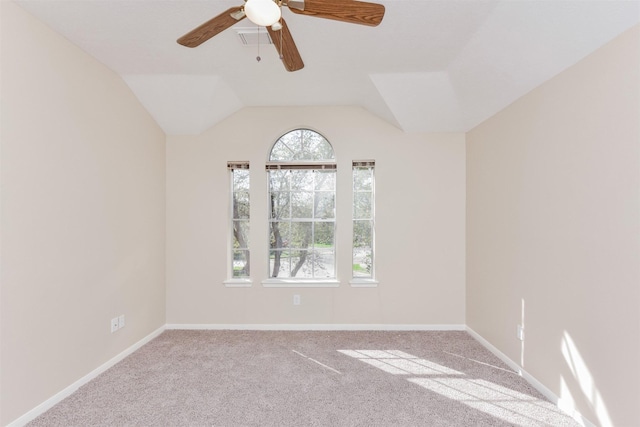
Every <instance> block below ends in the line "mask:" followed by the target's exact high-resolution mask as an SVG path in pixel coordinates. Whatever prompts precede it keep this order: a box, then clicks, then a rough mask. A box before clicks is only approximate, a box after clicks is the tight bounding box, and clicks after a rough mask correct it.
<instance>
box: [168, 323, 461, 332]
mask: <svg viewBox="0 0 640 427" xmlns="http://www.w3.org/2000/svg"><path fill="white" fill-rule="evenodd" d="M166 327H167V329H168V330H173V329H188V330H215V331H218V330H231V331H465V330H466V326H465V325H456V324H452V325H413V324H398V325H384V324H369V323H353V324H313V323H300V324H289V323H276V324H263V323H258V324H182V323H173V324H167V326H166Z"/></svg>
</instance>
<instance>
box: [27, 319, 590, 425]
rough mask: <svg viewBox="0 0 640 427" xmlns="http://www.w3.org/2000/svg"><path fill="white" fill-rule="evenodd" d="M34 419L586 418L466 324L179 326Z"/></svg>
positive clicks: (422, 421) (410, 421)
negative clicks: (402, 328) (409, 327)
mask: <svg viewBox="0 0 640 427" xmlns="http://www.w3.org/2000/svg"><path fill="white" fill-rule="evenodd" d="M28 425H29V426H30V427H38V426H47V427H50V426H65V427H67V426H229V427H231V426H278V427H283V426H513V425H516V426H577V425H578V424H577V423H576V422H575V421H574V420H572V419H571V418H570V417H568V416H567V415H565V414H564V413H562V412H561V411H560V410H559V409H558V408H556V407H555V406H554V405H553V404H552V403H550V402H548V401H547V400H546V399H545V398H544V397H543V396H542V395H541V394H540V393H538V392H537V391H536V390H535V389H534V388H533V387H532V386H531V385H529V384H528V383H527V382H526V381H524V380H523V379H522V378H521V377H520V376H518V375H517V374H516V373H515V372H513V371H512V370H511V369H510V368H509V367H507V366H506V365H505V364H504V363H502V362H501V361H500V360H499V359H497V358H496V357H495V356H493V355H492V354H491V353H490V352H489V351H487V350H486V349H485V348H484V347H482V346H481V345H480V344H479V343H478V342H477V341H476V340H474V339H473V337H471V336H470V335H469V334H467V333H466V332H386V331H385V332H371V331H366V332H360V331H358V332H351V331H348V332H333V331H331V332H320V331H313V332H308V331H304V332H297V331H296V332H291V331H286V332H283V331H177V330H171V331H165V332H164V333H162V334H161V335H160V336H159V337H157V338H156V339H154V340H153V341H151V342H150V343H148V344H147V345H145V346H143V347H142V348H141V349H139V350H138V351H136V352H135V353H133V354H132V355H130V356H129V357H127V358H126V359H124V360H123V361H121V362H120V363H118V364H117V365H115V366H114V367H112V368H111V369H109V370H107V371H106V372H104V373H103V374H101V375H100V376H98V377H97V378H95V379H94V380H93V381H91V382H89V383H88V384H86V385H84V386H83V387H81V388H80V389H79V390H78V391H77V392H75V393H74V394H72V395H71V396H69V397H68V398H67V399H65V400H63V401H62V402H60V403H59V404H58V405H56V406H54V407H53V408H51V409H50V410H49V411H47V412H46V413H44V414H42V415H41V416H40V417H38V418H36V419H35V420H33V421H32V422H31V423H29V424H28Z"/></svg>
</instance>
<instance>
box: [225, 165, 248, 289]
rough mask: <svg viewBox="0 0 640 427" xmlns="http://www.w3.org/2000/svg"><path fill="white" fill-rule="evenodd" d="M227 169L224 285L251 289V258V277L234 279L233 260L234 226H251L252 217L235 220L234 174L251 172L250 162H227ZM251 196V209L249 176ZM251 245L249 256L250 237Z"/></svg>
mask: <svg viewBox="0 0 640 427" xmlns="http://www.w3.org/2000/svg"><path fill="white" fill-rule="evenodd" d="M227 169H228V170H229V222H228V224H229V235H228V245H227V248H228V250H227V253H228V258H227V277H228V279H227V280H225V281H224V285H225V286H226V287H229V288H244V287H251V285H252V280H251V277H250V276H251V258H250V257H249V275H248V276H243V277H234V276H233V260H234V243H235V240H234V239H235V236H234V233H233V230H234V225H235V223H236V222H246V223H247V224H249V225H250V222H251V216H250V215H249V217H247V218H246V219H238V218H234V200H235V199H234V195H235V180H234V172H235V171H236V170H246V171H247V172H249V170H250V168H249V162H248V161H234V162H227ZM247 193H248V195H249V209H250V206H251V205H250V203H251V177H250V176H249V190H248V191H247ZM250 233H251V228H249V234H250ZM248 240H249V243H248V244H247V247H246V248H243V249H244V250H246V251H247V252H248V253H249V254H251V249H250V245H251V243H250V242H251V238H250V236H248Z"/></svg>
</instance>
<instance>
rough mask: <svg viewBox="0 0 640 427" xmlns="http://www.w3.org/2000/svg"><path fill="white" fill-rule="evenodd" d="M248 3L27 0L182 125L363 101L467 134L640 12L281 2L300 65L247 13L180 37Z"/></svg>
mask: <svg viewBox="0 0 640 427" xmlns="http://www.w3.org/2000/svg"><path fill="white" fill-rule="evenodd" d="M242 2H243V0H197V1H192V0H19V1H17V3H18V4H19V5H20V6H22V7H23V8H24V9H25V10H27V11H28V12H29V13H31V14H32V15H34V16H36V17H37V18H39V19H40V20H42V21H44V22H45V23H46V24H47V25H49V26H50V27H51V28H53V29H54V30H55V31H57V32H58V33H60V34H62V35H63V36H64V37H66V38H67V39H68V40H70V41H71V42H72V43H74V44H76V45H77V46H79V47H80V48H81V49H83V50H84V51H86V52H87V53H89V54H90V55H92V56H94V57H95V58H97V59H98V60H99V61H101V62H102V63H104V64H105V65H106V66H107V67H109V68H111V69H112V70H113V71H115V72H116V73H118V74H119V75H120V76H122V78H123V80H124V81H125V82H126V83H127V84H128V85H129V87H130V88H131V90H132V91H133V93H134V94H135V95H136V96H137V97H138V99H139V100H140V102H141V103H142V104H143V105H144V106H145V108H146V109H147V110H148V111H149V113H150V114H151V115H152V116H153V117H154V118H155V120H156V121H157V122H158V124H159V125H160V126H161V127H162V129H164V131H165V132H166V133H167V134H172V135H176V134H199V133H201V132H203V131H204V130H206V129H208V128H209V127H211V126H213V125H215V124H216V123H217V122H219V121H220V120H222V119H224V118H225V117H227V116H229V115H230V114H232V113H234V112H235V111H237V110H239V109H241V108H243V107H255V106H319V105H322V106H328V105H331V106H333V105H353V106H361V107H363V108H365V109H367V110H368V111H370V112H371V113H373V114H375V115H377V116H379V117H380V118H382V119H384V120H386V121H388V122H389V123H391V124H393V125H394V126H397V127H398V128H400V129H402V130H403V131H405V132H466V131H468V130H470V129H471V128H473V127H474V126H476V125H478V124H479V123H481V122H482V121H484V120H485V119H487V118H489V117H490V116H492V115H493V114H495V113H496V112H498V111H500V110H501V109H503V108H504V107H506V106H507V105H509V104H510V103H512V102H513V101H515V100H516V99H518V98H519V97H521V96H522V95H524V94H526V93H527V92H529V91H530V90H532V89H533V88H535V87H536V86H538V85H539V84H541V83H542V82H544V81H546V80H548V79H549V78H551V77H553V76H554V75H556V74H558V73H559V72H561V71H562V70H564V69H566V68H567V67H569V66H570V65H572V64H574V63H575V62H577V61H579V60H580V59H582V58H583V57H585V56H587V55H588V54H589V53H591V52H593V51H594V50H596V49H597V48H599V47H600V46H602V45H603V44H605V43H606V42H608V41H610V40H611V39H613V38H615V37H616V36H617V35H619V34H620V33H622V32H624V31H625V30H626V29H628V28H630V27H632V26H633V25H635V24H637V23H638V22H640V0H627V1H616V0H603V1H599V0H571V1H569V0H548V1H544V0H535V1H527V0H380V1H377V3H381V4H383V5H384V6H385V8H386V13H385V16H384V19H383V21H382V23H381V24H380V25H379V26H377V27H368V26H362V25H354V24H348V23H343V22H338V21H333V20H328V19H322V18H316V17H311V16H304V15H296V14H293V13H291V12H290V11H289V10H288V8H286V7H283V12H282V15H283V18H284V19H285V20H286V22H287V24H288V26H289V29H290V31H291V33H292V35H293V38H294V40H295V42H296V45H297V47H298V50H299V51H300V55H301V56H302V59H303V61H304V64H305V66H304V68H303V69H302V70H300V71H296V72H287V71H286V70H285V69H284V66H283V65H282V63H281V61H280V59H279V58H278V53H277V51H276V49H275V46H273V45H269V44H266V43H268V39H267V40H266V41H265V40H264V39H265V38H266V36H265V34H266V32H265V29H264V28H261V29H260V28H258V27H256V26H255V25H254V24H252V23H251V22H250V21H249V20H248V19H244V20H242V21H240V22H238V23H237V24H236V25H235V26H233V27H232V28H229V29H227V30H225V31H223V32H222V33H220V34H218V35H217V36H215V37H213V38H212V39H211V40H209V41H207V42H206V43H204V44H202V45H201V46H199V47H197V48H193V49H191V48H186V47H183V46H181V45H179V44H177V43H176V39H178V38H179V37H180V36H182V35H183V34H185V33H187V32H188V31H190V30H192V29H193V28H195V27H196V26H198V25H200V24H202V23H203V22H205V21H207V20H209V19H211V18H213V17H214V16H216V15H217V14H219V13H221V12H223V11H224V10H226V9H228V8H230V7H234V6H240V5H241V4H242ZM239 32H240V33H248V34H247V35H245V36H244V38H245V39H256V38H258V39H262V40H263V41H262V42H261V43H250V44H249V45H244V44H243V42H242V37H241V36H240V35H239ZM256 32H259V33H258V35H259V36H260V35H261V36H262V37H255V35H256ZM260 33H262V34H260ZM252 36H253V37H252ZM258 56H259V57H260V58H261V60H260V61H258V60H257V57H258Z"/></svg>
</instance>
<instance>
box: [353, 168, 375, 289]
mask: <svg viewBox="0 0 640 427" xmlns="http://www.w3.org/2000/svg"><path fill="white" fill-rule="evenodd" d="M375 167H376V161H375V160H353V161H352V162H351V197H352V207H351V208H352V212H351V223H352V224H353V223H354V222H355V221H358V220H362V219H356V218H355V217H354V212H353V208H354V205H353V204H354V203H355V195H356V191H355V188H354V171H355V169H356V168H371V174H372V182H371V276H370V277H356V276H354V275H353V251H354V249H355V247H354V244H353V239H354V230H353V228H352V231H351V266H352V267H351V274H350V276H351V279H350V280H349V284H350V285H351V286H352V287H354V288H374V287H377V286H378V284H379V283H380V282H379V281H378V280H377V278H376V274H375V273H376V249H375V246H376V244H375V242H376V238H375V236H376V211H375V200H376V179H375Z"/></svg>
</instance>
